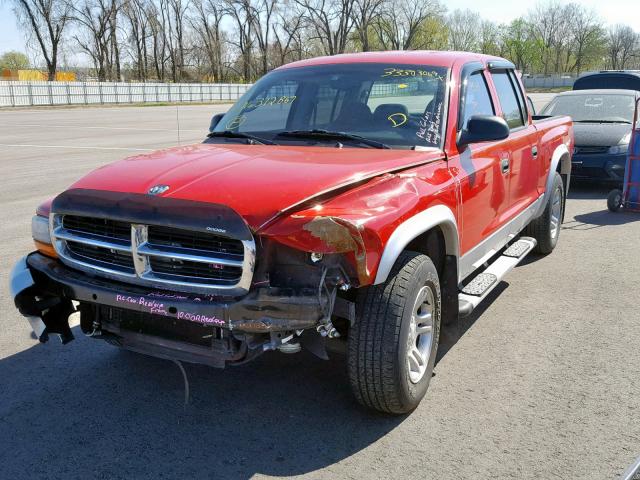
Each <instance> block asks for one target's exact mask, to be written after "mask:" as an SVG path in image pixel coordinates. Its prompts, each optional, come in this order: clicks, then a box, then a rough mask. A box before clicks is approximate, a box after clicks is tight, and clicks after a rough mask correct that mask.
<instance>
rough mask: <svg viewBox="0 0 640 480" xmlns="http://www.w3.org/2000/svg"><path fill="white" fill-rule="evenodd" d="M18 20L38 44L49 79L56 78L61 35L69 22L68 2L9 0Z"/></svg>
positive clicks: (59, 0)
mask: <svg viewBox="0 0 640 480" xmlns="http://www.w3.org/2000/svg"><path fill="white" fill-rule="evenodd" d="M11 2H12V5H13V11H14V12H15V14H16V16H17V18H18V21H19V22H20V24H21V25H22V26H23V28H25V29H26V30H27V31H28V32H29V35H30V36H31V37H32V38H35V42H36V43H37V45H38V50H39V52H40V54H41V55H42V57H43V58H44V61H45V64H46V66H47V76H48V79H49V81H53V80H55V78H56V70H57V69H58V52H59V49H60V42H61V41H62V35H63V33H64V31H65V28H66V27H67V24H68V23H69V12H70V4H69V3H68V2H66V1H63V0H11Z"/></svg>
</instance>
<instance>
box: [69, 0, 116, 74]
mask: <svg viewBox="0 0 640 480" xmlns="http://www.w3.org/2000/svg"><path fill="white" fill-rule="evenodd" d="M110 17H111V9H110V4H109V3H107V2H106V1H105V0H86V1H85V2H83V3H78V4H76V5H74V6H73V7H72V19H73V21H74V22H75V24H76V26H77V28H76V32H77V33H75V34H74V36H73V38H74V39H75V41H76V42H77V44H78V46H79V47H80V49H81V51H83V52H84V53H85V54H86V55H87V56H89V58H91V60H92V61H93V64H94V67H95V69H96V73H97V76H98V81H100V82H104V81H105V80H107V78H110V77H111V73H110V71H111V67H110V57H111V56H110V48H111V41H110V38H109V35H110V23H109V20H110Z"/></svg>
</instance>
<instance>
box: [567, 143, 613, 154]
mask: <svg viewBox="0 0 640 480" xmlns="http://www.w3.org/2000/svg"><path fill="white" fill-rule="evenodd" d="M608 151H609V147H601V146H591V145H590V146H577V145H576V147H575V154H582V155H595V154H598V153H607V152H608Z"/></svg>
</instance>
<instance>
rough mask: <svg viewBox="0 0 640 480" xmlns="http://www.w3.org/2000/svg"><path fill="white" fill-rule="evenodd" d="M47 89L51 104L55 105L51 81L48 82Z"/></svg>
mask: <svg viewBox="0 0 640 480" xmlns="http://www.w3.org/2000/svg"><path fill="white" fill-rule="evenodd" d="M47 90H48V92H49V105H53V92H52V91H51V82H47Z"/></svg>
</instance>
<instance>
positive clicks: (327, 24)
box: [294, 0, 355, 55]
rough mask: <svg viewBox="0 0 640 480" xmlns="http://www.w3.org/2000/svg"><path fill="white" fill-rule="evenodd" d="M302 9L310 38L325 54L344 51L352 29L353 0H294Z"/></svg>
mask: <svg viewBox="0 0 640 480" xmlns="http://www.w3.org/2000/svg"><path fill="white" fill-rule="evenodd" d="M294 1H295V2H296V3H297V4H298V5H300V7H302V8H303V10H304V16H305V19H306V21H307V27H308V28H309V29H310V30H311V38H312V39H316V40H318V41H319V42H320V44H321V45H322V48H323V50H324V53H325V54H326V55H336V54H338V53H344V51H345V50H346V48H347V41H348V40H349V34H350V33H351V31H352V29H353V23H354V22H353V8H354V4H355V0H294Z"/></svg>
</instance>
